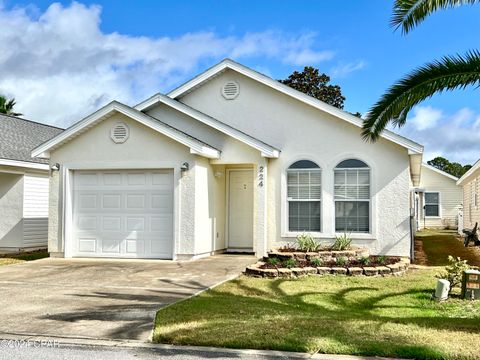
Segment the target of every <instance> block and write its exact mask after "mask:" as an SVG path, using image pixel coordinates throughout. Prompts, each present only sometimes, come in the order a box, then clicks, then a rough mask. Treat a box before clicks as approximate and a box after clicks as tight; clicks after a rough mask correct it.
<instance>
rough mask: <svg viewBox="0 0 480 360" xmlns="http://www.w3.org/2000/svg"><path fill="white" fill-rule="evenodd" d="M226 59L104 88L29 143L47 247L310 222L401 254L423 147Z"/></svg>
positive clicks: (200, 251)
mask: <svg viewBox="0 0 480 360" xmlns="http://www.w3.org/2000/svg"><path fill="white" fill-rule="evenodd" d="M361 126H362V120H361V119H359V118H358V117H355V116H353V115H351V114H349V113H347V112H344V111H342V110H339V109H337V108H335V107H332V106H330V105H327V104H325V103H324V102H321V101H319V100H316V99H314V98H312V97H310V96H307V95H305V94H303V93H301V92H298V91H296V90H293V89H291V88H290V87H288V86H286V85H283V84H281V83H279V82H278V81H275V80H273V79H271V78H269V77H267V76H264V75H262V74H260V73H257V72H255V71H253V70H251V69H249V68H247V67H245V66H243V65H241V64H238V63H236V62H234V61H231V60H224V61H222V62H221V63H219V64H217V65H215V66H214V67H212V68H210V69H208V70H207V71H205V72H204V73H202V74H200V75H198V76H197V77H195V78H193V79H192V80H190V81H188V82H187V83H185V84H183V85H182V86H180V87H179V88H177V89H175V90H173V91H171V92H170V93H169V94H168V95H162V94H157V95H154V96H152V97H151V98H149V99H147V100H145V101H144V102H142V103H140V104H138V105H137V106H136V107H134V108H132V107H129V106H126V105H123V104H121V103H119V102H116V101H114V102H111V103H110V104H108V105H106V106H105V107H103V108H101V109H99V110H98V111H96V112H95V113H93V114H91V115H90V116H88V117H86V118H85V119H83V120H81V121H79V122H78V123H76V124H75V125H73V126H72V127H70V128H68V129H66V130H65V131H64V132H63V133H61V134H59V135H58V136H56V137H55V138H53V139H52V140H50V141H48V142H46V143H45V144H42V145H41V146H39V147H37V148H36V149H35V150H34V151H33V152H32V155H33V156H35V157H39V158H43V159H49V161H50V165H51V166H53V165H56V164H58V165H59V168H60V171H58V172H53V173H52V177H51V182H50V211H49V217H50V218H49V224H50V225H49V243H48V247H49V251H50V253H51V255H52V256H59V257H120V258H165V259H172V258H173V259H191V258H195V257H200V256H206V255H210V254H213V253H215V252H221V251H225V250H228V251H253V252H255V253H256V255H257V256H262V255H264V254H265V253H266V252H267V251H268V250H269V249H271V248H272V247H275V246H281V245H285V244H287V243H289V242H290V243H292V242H294V241H295V238H296V236H297V235H299V234H301V233H303V232H308V233H311V234H313V235H314V236H315V237H316V238H317V239H320V240H322V241H325V242H332V241H333V239H334V237H335V236H336V235H337V234H343V233H345V232H346V233H350V234H351V236H352V237H353V239H354V245H360V246H366V247H368V248H369V249H370V251H371V252H372V253H373V254H390V255H402V256H409V255H410V251H411V232H410V214H411V212H410V203H411V199H410V189H411V187H412V186H413V187H418V186H419V183H418V182H419V179H420V172H421V161H422V153H423V147H422V146H421V145H419V144H417V143H415V142H413V141H411V140H408V139H406V138H404V137H401V136H399V135H396V134H394V133H393V132H390V131H385V132H383V134H382V136H381V138H380V139H379V140H378V142H376V143H375V144H372V143H369V142H366V141H364V140H363V139H362V137H361Z"/></svg>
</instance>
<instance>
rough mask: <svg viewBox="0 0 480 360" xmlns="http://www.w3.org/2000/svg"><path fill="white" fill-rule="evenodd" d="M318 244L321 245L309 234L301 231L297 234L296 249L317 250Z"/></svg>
mask: <svg viewBox="0 0 480 360" xmlns="http://www.w3.org/2000/svg"><path fill="white" fill-rule="evenodd" d="M320 246H321V245H320V244H319V243H318V242H317V241H316V240H315V239H314V238H313V236H312V235H310V234H307V233H303V234H301V235H298V236H297V249H298V250H300V251H305V252H311V251H318V249H319V248H320Z"/></svg>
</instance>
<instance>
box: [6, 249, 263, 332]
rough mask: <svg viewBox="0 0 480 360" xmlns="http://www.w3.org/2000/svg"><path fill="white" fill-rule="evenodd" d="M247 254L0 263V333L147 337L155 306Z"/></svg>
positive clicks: (233, 270) (234, 266) (243, 262)
mask: <svg viewBox="0 0 480 360" xmlns="http://www.w3.org/2000/svg"><path fill="white" fill-rule="evenodd" d="M254 261H255V259H254V257H253V256H245V255H219V256H212V257H209V258H205V259H200V260H196V261H189V262H174V261H159V260H98V259H68V260H65V259H43V260H37V261H33V262H28V263H23V264H19V265H9V266H1V267H0V338H1V333H7V334H19V335H43V336H62V337H74V338H94V339H135V340H145V341H146V340H147V339H148V336H149V335H150V332H151V330H152V327H153V320H154V317H155V313H156V311H157V310H158V309H159V308H161V307H163V306H166V305H168V304H171V303H174V302H176V301H179V300H181V299H185V298H187V297H189V296H191V295H193V294H195V293H197V292H199V291H201V290H204V289H206V288H208V287H210V286H213V285H215V284H218V283H220V282H222V281H225V280H227V279H230V278H232V277H235V276H236V275H238V274H240V272H241V271H243V270H244V269H245V267H246V266H247V265H248V264H251V263H253V262H254Z"/></svg>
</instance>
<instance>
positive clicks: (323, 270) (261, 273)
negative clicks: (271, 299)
mask: <svg viewBox="0 0 480 360" xmlns="http://www.w3.org/2000/svg"><path fill="white" fill-rule="evenodd" d="M263 265H265V263H264V262H263V261H259V262H257V263H256V264H253V265H250V266H248V267H247V268H246V270H245V275H247V276H253V277H266V278H277V277H278V278H285V279H288V278H295V277H302V276H309V275H327V274H332V275H349V276H390V275H392V276H401V275H403V274H405V272H406V271H407V269H408V267H409V265H410V262H409V261H408V260H404V259H402V260H400V261H399V262H396V263H395V264H391V265H385V266H362V267H357V266H352V267H336V266H335V267H326V266H318V267H309V266H306V267H303V268H300V267H293V268H277V269H262V268H261V266H263Z"/></svg>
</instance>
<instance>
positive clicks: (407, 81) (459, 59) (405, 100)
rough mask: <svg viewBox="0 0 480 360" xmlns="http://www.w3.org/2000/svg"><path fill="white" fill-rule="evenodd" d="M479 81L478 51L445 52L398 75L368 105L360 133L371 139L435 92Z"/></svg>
mask: <svg viewBox="0 0 480 360" xmlns="http://www.w3.org/2000/svg"><path fill="white" fill-rule="evenodd" d="M469 85H473V86H475V85H476V86H478V85H480V52H479V51H476V50H474V51H470V52H468V53H467V54H465V55H463V56H462V55H457V56H446V57H444V58H442V59H441V60H436V61H434V62H431V63H428V64H426V65H424V66H422V67H420V68H417V69H415V70H414V71H412V72H411V73H410V74H408V75H407V76H405V77H404V78H403V79H400V80H399V81H398V82H397V83H396V84H394V85H393V86H392V87H390V89H388V90H387V92H386V93H385V94H384V95H383V96H382V97H381V98H380V100H379V101H378V102H377V103H376V104H375V105H374V106H373V107H372V108H371V109H370V111H369V112H368V114H367V116H366V118H365V120H364V121H363V131H362V136H363V137H364V139H366V140H370V141H375V140H377V139H378V137H379V136H380V134H381V132H382V131H383V130H384V129H385V128H386V126H387V125H388V124H389V123H392V124H393V125H394V126H399V127H400V126H403V125H404V124H405V121H406V119H407V114H408V112H409V111H410V110H411V109H412V108H413V107H414V106H415V105H417V104H418V103H419V102H421V101H423V100H425V99H428V98H429V97H431V96H432V95H434V94H436V93H442V92H443V91H447V90H454V89H463V88H465V87H467V86H469Z"/></svg>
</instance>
